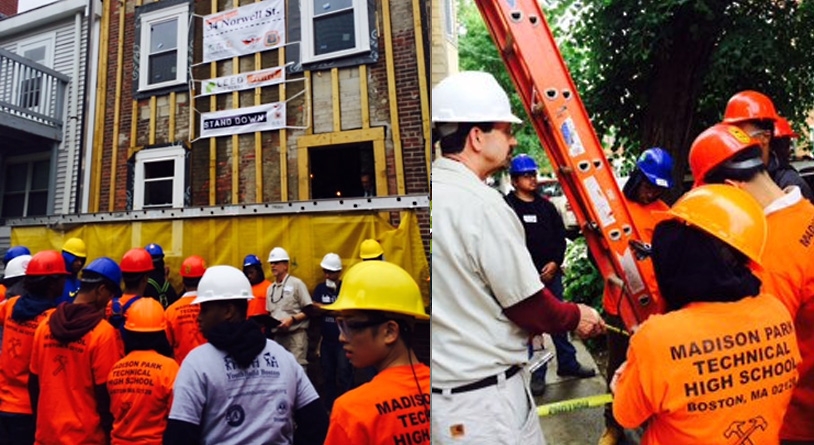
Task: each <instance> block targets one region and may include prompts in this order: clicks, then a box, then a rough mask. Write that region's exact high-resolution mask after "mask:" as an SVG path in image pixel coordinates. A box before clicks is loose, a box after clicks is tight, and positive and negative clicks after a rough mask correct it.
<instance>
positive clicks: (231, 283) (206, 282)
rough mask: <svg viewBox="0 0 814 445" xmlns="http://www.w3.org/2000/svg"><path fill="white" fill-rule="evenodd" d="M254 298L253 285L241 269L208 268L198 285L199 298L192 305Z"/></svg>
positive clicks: (227, 267)
mask: <svg viewBox="0 0 814 445" xmlns="http://www.w3.org/2000/svg"><path fill="white" fill-rule="evenodd" d="M253 298H254V296H252V284H251V283H249V279H248V278H246V275H243V272H241V271H240V269H237V268H234V267H232V266H212V267H209V268H207V269H206V272H204V274H203V276H202V277H201V281H200V282H199V283H198V296H197V297H195V299H194V300H192V303H191V304H201V303H205V302H207V301H222V300H251V299H253Z"/></svg>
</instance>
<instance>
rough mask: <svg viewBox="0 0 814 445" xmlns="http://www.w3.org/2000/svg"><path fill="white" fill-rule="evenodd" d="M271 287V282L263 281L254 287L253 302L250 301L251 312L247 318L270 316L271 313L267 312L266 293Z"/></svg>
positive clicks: (249, 311)
mask: <svg viewBox="0 0 814 445" xmlns="http://www.w3.org/2000/svg"><path fill="white" fill-rule="evenodd" d="M269 286H271V282H270V281H269V280H263V281H261V282H259V283H257V284H255V285H254V286H252V295H253V296H254V299H253V300H249V310H248V311H247V316H249V317H252V316H255V315H268V314H269V311H268V310H266V292H267V291H268V289H269Z"/></svg>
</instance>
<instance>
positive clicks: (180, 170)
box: [133, 146, 186, 210]
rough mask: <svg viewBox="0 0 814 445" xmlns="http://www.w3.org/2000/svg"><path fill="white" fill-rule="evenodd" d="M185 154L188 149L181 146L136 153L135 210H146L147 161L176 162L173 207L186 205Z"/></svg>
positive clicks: (173, 182)
mask: <svg viewBox="0 0 814 445" xmlns="http://www.w3.org/2000/svg"><path fill="white" fill-rule="evenodd" d="M185 156H186V149H184V147H179V146H173V147H167V148H154V149H149V150H141V151H139V152H138V153H136V172H135V173H136V174H135V178H134V181H133V210H144V164H145V163H147V162H160V161H174V162H175V164H174V168H173V180H172V206H171V207H172V208H179V207H183V206H184V182H185V178H184V169H185V165H184V158H185ZM162 208H163V207H162Z"/></svg>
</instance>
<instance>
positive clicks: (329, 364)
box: [320, 341, 353, 409]
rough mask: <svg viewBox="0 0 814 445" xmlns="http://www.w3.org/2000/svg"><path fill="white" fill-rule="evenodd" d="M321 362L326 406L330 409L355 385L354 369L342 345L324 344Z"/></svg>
mask: <svg viewBox="0 0 814 445" xmlns="http://www.w3.org/2000/svg"><path fill="white" fill-rule="evenodd" d="M320 362H321V364H322V374H323V376H324V377H325V406H326V407H328V409H330V408H331V407H332V406H333V404H334V400H336V398H337V397H339V396H341V395H342V394H344V393H346V392H347V391H348V390H349V389H350V386H351V384H352V383H353V368H352V367H351V365H350V361H348V358H347V357H345V350H344V349H342V343H326V342H325V341H323V342H322V346H320Z"/></svg>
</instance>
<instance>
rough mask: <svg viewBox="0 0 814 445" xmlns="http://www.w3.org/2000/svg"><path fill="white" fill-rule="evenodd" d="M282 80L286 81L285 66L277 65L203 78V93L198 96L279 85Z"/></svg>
mask: <svg viewBox="0 0 814 445" xmlns="http://www.w3.org/2000/svg"><path fill="white" fill-rule="evenodd" d="M282 82H285V67H283V66H277V67H274V68H267V69H264V70H260V71H252V72H248V73H240V74H235V75H234V76H224V77H216V78H214V79H205V80H202V81H201V94H200V95H199V96H198V97H200V96H209V95H211V94H220V93H229V92H232V91H240V90H248V89H251V88H255V87H265V86H269V85H277V84H278V83H282Z"/></svg>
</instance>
